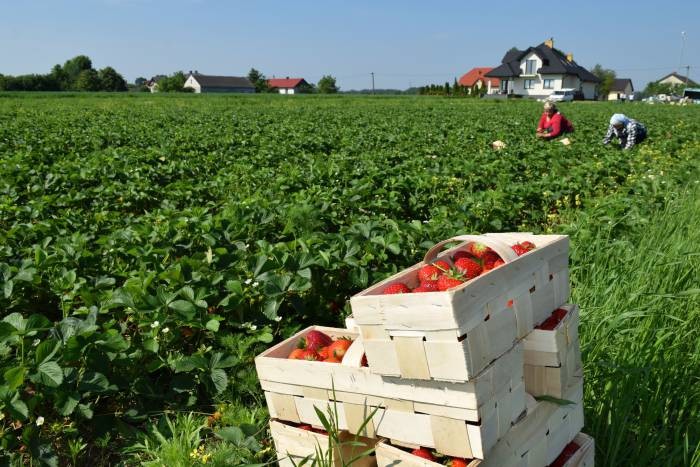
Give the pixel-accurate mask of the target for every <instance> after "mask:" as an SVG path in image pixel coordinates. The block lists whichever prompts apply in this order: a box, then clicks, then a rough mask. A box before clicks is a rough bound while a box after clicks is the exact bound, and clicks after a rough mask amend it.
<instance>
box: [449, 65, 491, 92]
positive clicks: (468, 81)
mask: <svg viewBox="0 0 700 467" xmlns="http://www.w3.org/2000/svg"><path fill="white" fill-rule="evenodd" d="M491 70H493V68H492V67H488V66H481V67H476V68H472V69H471V70H469V72H468V73H466V74H464V75H462V77H461V78H459V84H461V85H462V86H469V87H471V86H474V85H475V84H476V82H477V81H479V80H482V81H483V82H484V85H486V84H487V83H488V82H489V80H491V87H492V88H497V87H499V86H500V85H501V80H500V79H498V78H490V77H486V76H484V75H485V74H486V73H488V72H489V71H491Z"/></svg>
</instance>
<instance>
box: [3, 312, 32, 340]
mask: <svg viewBox="0 0 700 467" xmlns="http://www.w3.org/2000/svg"><path fill="white" fill-rule="evenodd" d="M2 320H3V321H4V322H5V323H8V324H10V325H11V326H12V327H13V328H15V330H16V331H17V333H18V334H22V335H23V334H24V330H25V329H26V327H27V320H26V319H24V318H23V317H22V315H20V314H19V313H11V314H9V315H7V316H5V317H4V318H3V319H2Z"/></svg>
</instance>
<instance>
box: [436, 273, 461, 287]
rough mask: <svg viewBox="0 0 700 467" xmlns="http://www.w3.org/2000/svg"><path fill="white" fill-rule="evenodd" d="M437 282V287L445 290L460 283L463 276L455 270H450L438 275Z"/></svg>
mask: <svg viewBox="0 0 700 467" xmlns="http://www.w3.org/2000/svg"><path fill="white" fill-rule="evenodd" d="M437 282H438V289H440V291H445V290H448V289H451V288H452V287H457V286H459V285H462V283H463V282H464V276H462V275H461V274H460V273H459V272H457V271H455V270H450V271H449V272H447V273H446V274H443V275H442V276H440V277H439V278H438V281H437Z"/></svg>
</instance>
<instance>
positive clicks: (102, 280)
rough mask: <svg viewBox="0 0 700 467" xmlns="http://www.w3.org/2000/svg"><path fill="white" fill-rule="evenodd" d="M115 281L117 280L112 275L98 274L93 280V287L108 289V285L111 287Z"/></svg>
mask: <svg viewBox="0 0 700 467" xmlns="http://www.w3.org/2000/svg"><path fill="white" fill-rule="evenodd" d="M116 283H117V281H116V280H115V279H114V278H113V277H107V276H100V277H98V278H97V280H96V281H95V288H96V289H109V288H110V287H113V286H114V284H116Z"/></svg>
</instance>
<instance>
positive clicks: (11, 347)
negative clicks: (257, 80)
mask: <svg viewBox="0 0 700 467" xmlns="http://www.w3.org/2000/svg"><path fill="white" fill-rule="evenodd" d="M561 107H562V109H561V110H562V112H563V113H564V114H565V115H566V116H567V118H569V119H570V120H572V122H573V123H574V125H575V127H576V132H575V133H574V134H573V135H572V136H571V137H570V139H571V140H572V144H571V145H569V146H565V145H562V144H560V143H559V142H556V141H554V142H545V141H539V140H537V139H536V138H535V135H534V132H535V127H536V125H537V121H538V118H539V116H540V114H541V104H539V103H535V102H495V101H491V102H489V101H486V102H481V101H472V100H458V99H443V98H429V97H425V98H362V97H359V98H355V97H345V96H341V97H332V98H320V97H308V98H307V97H305V96H295V98H294V99H285V98H284V97H283V96H259V97H233V96H213V97H206V96H182V97H171V96H143V95H139V96H120V97H113V96H109V97H107V96H102V95H87V96H75V95H66V96H60V97H55V96H49V95H29V96H18V95H0V167H2V170H0V310H2V312H1V314H2V321H1V322H0V457H2V458H3V459H5V460H6V461H7V462H11V463H15V464H17V465H19V464H22V463H23V462H24V463H28V462H29V460H30V459H33V461H34V462H37V461H38V462H43V463H45V464H48V465H84V464H86V463H87V462H88V461H89V462H90V463H91V464H95V463H97V464H98V465H100V462H101V463H102V464H103V465H112V464H115V463H118V462H123V463H124V464H138V463H140V462H149V461H151V462H154V464H153V465H162V464H163V463H172V464H173V465H199V464H204V463H206V464H214V465H240V464H245V463H261V462H266V461H267V460H269V459H271V454H272V453H271V448H270V446H269V440H268V439H267V435H266V431H265V427H266V422H267V420H266V413H265V409H264V406H265V403H264V399H263V398H262V392H261V391H260V388H259V386H258V384H257V380H256V376H255V371H254V368H253V365H252V359H253V357H254V356H255V355H256V354H257V353H259V352H261V351H262V350H264V349H265V348H267V347H269V345H270V344H271V343H272V342H273V341H274V342H277V341H279V340H281V339H282V338H284V337H288V336H289V335H291V334H292V333H293V332H295V331H297V330H299V329H301V328H302V327H304V326H306V325H309V324H324V325H338V324H339V323H342V320H343V318H344V317H345V316H346V315H347V314H348V312H349V306H348V305H347V303H346V301H347V300H348V298H349V296H350V295H352V294H354V293H357V292H358V291H360V290H362V289H364V288H366V287H367V286H368V285H370V284H372V283H375V282H377V281H379V280H380V279H383V278H386V277H388V276H389V275H391V274H393V273H395V272H397V271H399V270H400V269H402V268H404V267H406V266H408V265H411V264H413V263H415V262H417V261H419V260H420V259H421V258H422V256H423V254H424V253H425V251H426V250H427V249H428V248H429V247H430V246H432V245H433V244H434V243H435V242H437V241H438V240H441V239H443V238H448V237H451V236H453V235H455V234H459V233H474V232H497V231H515V230H519V231H533V232H554V233H563V234H568V235H571V237H572V238H571V244H572V250H573V256H572V261H573V263H572V268H573V276H572V281H573V288H574V290H573V295H574V298H576V300H577V302H578V303H579V304H580V305H581V320H582V324H581V339H582V349H583V360H584V367H585V377H586V410H587V412H586V417H587V419H586V428H585V430H584V431H586V432H589V433H591V434H592V435H593V436H594V437H595V438H596V448H597V453H596V454H597V460H598V461H599V463H600V464H601V465H631V464H634V465H652V464H653V465H674V466H675V465H699V464H700V452H699V450H698V442H699V440H700V429H699V428H698V426H699V425H700V424H698V417H700V390H698V387H700V349H699V348H698V342H700V332H699V331H698V329H700V313H699V312H698V309H700V307H699V305H700V301H699V293H698V283H699V282H700V263H699V262H700V250H698V247H697V245H698V243H696V242H695V241H694V240H698V241H700V238H698V231H699V230H700V221H698V218H697V211H698V210H700V207H698V206H697V203H695V200H696V198H697V196H696V195H697V194H698V193H700V192H699V191H698V190H697V188H695V187H696V186H697V180H698V175H699V171H698V168H699V165H700V163H699V162H698V161H699V160H700V159H698V157H699V156H700V142H699V140H698V136H697V135H698V134H699V133H700V108H699V106H687V107H681V106H652V105H643V104H612V103H611V104H607V103H579V102H576V103H571V104H563V105H562V106H561ZM620 111H624V112H625V113H626V114H627V115H629V116H630V117H633V118H636V119H638V120H640V121H642V122H643V123H645V124H646V125H647V127H648V128H649V138H648V140H647V141H645V142H644V143H643V144H641V145H640V146H638V147H637V148H635V149H634V150H632V151H620V150H618V149H617V148H615V147H607V146H602V145H601V144H600V143H601V140H602V137H603V136H604V134H605V130H606V129H607V121H608V119H609V117H610V115H612V114H613V113H615V112H620ZM495 140H501V141H503V142H505V143H506V147H505V148H504V149H502V150H498V151H497V150H494V149H492V147H491V142H493V141H495ZM674 202H675V203H681V204H680V206H681V207H676V208H673V207H672V206H675V205H674V204H673V203H674ZM693 203H695V204H693ZM669 206H671V207H669ZM683 206H685V207H683ZM696 207H698V208H699V209H697V210H696V209H695V208H696ZM672 226H676V227H673V228H671V227H672ZM692 226H695V227H698V229H692V228H691V227H692ZM664 229H665V230H664ZM655 235H657V237H655ZM650 239H656V240H657V241H656V242H654V243H652V244H649V240H650ZM670 239H674V243H673V244H669V243H668V242H669V241H670ZM644 242H647V243H646V245H647V246H646V247H645V248H644V249H641V250H640V248H639V245H640V244H642V243H644ZM642 259H644V261H643V262H640V261H642ZM633 264H634V265H636V266H635V267H634V268H631V265H633ZM641 271H645V272H644V275H643V276H641V275H640V274H641ZM183 432H187V433H189V434H190V435H191V436H190V437H189V438H188V439H186V440H183V439H180V440H178V439H177V435H178V433H183ZM169 456H170V457H169ZM178 459H179V460H178Z"/></svg>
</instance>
